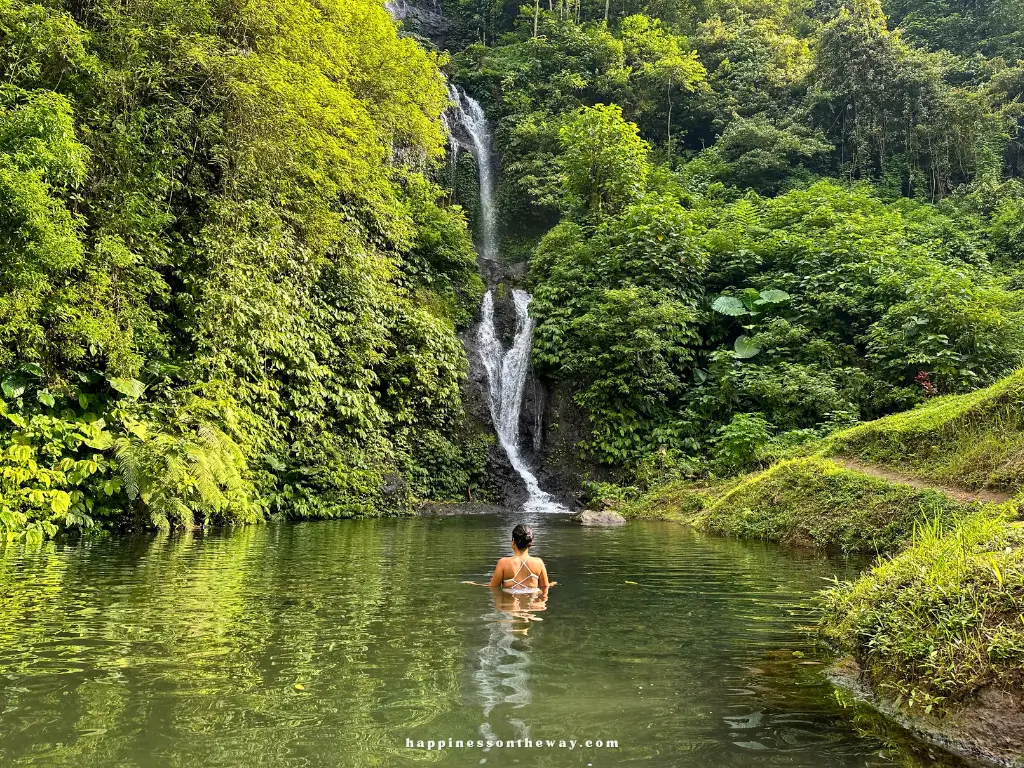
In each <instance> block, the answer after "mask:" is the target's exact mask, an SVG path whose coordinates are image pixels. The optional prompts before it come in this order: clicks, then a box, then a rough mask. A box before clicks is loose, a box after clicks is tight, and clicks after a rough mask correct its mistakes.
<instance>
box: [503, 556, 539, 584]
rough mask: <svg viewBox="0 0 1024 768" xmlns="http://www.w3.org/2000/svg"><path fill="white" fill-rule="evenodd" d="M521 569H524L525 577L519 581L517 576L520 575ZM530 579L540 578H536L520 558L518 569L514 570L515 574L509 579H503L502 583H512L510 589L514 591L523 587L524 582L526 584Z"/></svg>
mask: <svg viewBox="0 0 1024 768" xmlns="http://www.w3.org/2000/svg"><path fill="white" fill-rule="evenodd" d="M523 568H525V569H526V573H527V576H526V577H525V578H523V579H520V578H519V574H520V573H522V571H523ZM532 578H540V577H539V576H537V574H536V573H534V572H533V571H531V570H530V566H528V565H527V564H526V561H525V560H524V559H523V558H521V557H520V558H519V567H518V568H516V572H515V574H514V575H513V576H512V578H511V579H503V583H505V584H507V583H508V582H510V581H511V582H513V583H512V587H511V588H512V589H516V588H518V587H522V586H523V585H525V584H526V582H528V581H529V580H530V579H532Z"/></svg>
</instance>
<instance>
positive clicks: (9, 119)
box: [0, 0, 491, 539]
mask: <svg viewBox="0 0 1024 768" xmlns="http://www.w3.org/2000/svg"><path fill="white" fill-rule="evenodd" d="M442 63H443V62H442V59H440V58H439V57H438V56H436V55H433V54H429V53H427V52H425V51H424V50H423V49H422V48H421V47H420V46H418V45H417V44H416V43H415V42H413V41H412V40H407V39H402V38H400V37H399V36H398V34H397V31H396V28H395V26H394V24H393V23H392V21H391V20H390V18H389V17H388V15H387V13H386V12H385V10H384V8H383V6H382V4H380V3H379V2H377V1H376V0H336V1H335V0H328V1H327V2H303V1H302V0H300V2H291V1H289V2H281V1H279V0H258V1H257V2H254V3H246V4H241V5H239V4H223V3H214V2H207V1H206V0H196V1H195V2H187V3H168V2H163V1H162V0H132V2H129V3H127V4H125V3H111V2H106V0H96V2H85V3H69V4H63V3H59V2H41V3H34V2H23V0H4V2H0V71H2V74H3V86H2V88H0V115H2V117H0V200H2V204H0V238H2V248H0V382H2V395H0V422H2V424H3V428H2V429H0V537H3V536H4V535H6V536H7V537H10V536H21V535H27V536H28V537H29V538H32V539H38V538H40V537H42V536H46V535H51V534H54V533H56V532H57V531H58V530H60V529H87V528H90V527H93V526H95V525H97V524H101V523H102V524H118V525H139V524H141V525H155V526H158V527H168V526H191V525H195V524H204V523H210V522H217V523H231V522H250V521H255V520H261V519H263V518H264V517H265V516H266V515H267V513H268V512H275V511H281V512H284V513H287V514H290V515H298V516H337V515H352V514H361V513H365V514H374V513H380V512H383V511H388V510H393V511H394V510H402V509H404V508H406V507H407V506H408V503H409V501H410V499H412V498H415V497H418V496H433V497H436V498H462V497H464V496H465V493H466V489H467V487H468V486H470V485H473V484H477V483H480V482H482V461H483V454H484V451H485V450H486V447H487V443H488V442H489V441H490V440H491V438H490V437H489V436H488V435H486V434H479V433H478V431H477V430H474V429H473V428H471V427H470V426H468V425H467V423H466V420H465V417H464V414H463V408H462V391H461V387H462V381H463V378H464V375H465V366H466V363H465V354H464V352H463V349H462V346H461V344H460V343H459V341H458V339H457V337H456V328H457V327H459V326H462V325H464V324H466V323H467V322H468V321H469V319H470V318H471V313H472V311H473V310H474V309H475V307H476V304H477V302H478V300H479V296H480V294H481V291H482V285H481V283H480V279H479V277H478V276H477V274H476V264H475V256H474V253H473V250H472V244H471V242H470V238H469V236H468V232H467V229H466V225H465V220H464V217H463V215H462V213H461V212H460V210H459V209H458V208H452V207H446V206H445V205H443V204H442V192H441V190H440V189H439V188H438V187H437V186H435V184H434V183H433V182H432V181H431V180H430V174H431V172H432V169H433V168H435V167H436V166H437V165H438V164H440V163H441V162H442V161H443V156H444V148H445V136H444V133H443V131H442V128H441V124H440V119H439V118H440V115H441V113H442V111H443V110H444V109H445V108H446V107H447V96H446V91H445V86H444V83H443V80H442V78H441V77H440V74H439V69H438V67H439V65H440V64H442Z"/></svg>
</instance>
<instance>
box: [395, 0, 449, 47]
mask: <svg viewBox="0 0 1024 768" xmlns="http://www.w3.org/2000/svg"><path fill="white" fill-rule="evenodd" d="M384 7H385V8H387V9H388V13H390V14H391V18H393V19H394V20H395V21H400V22H402V26H403V27H404V28H405V29H406V30H407V31H408V32H411V33H412V34H414V35H419V36H420V37H425V38H427V39H429V40H432V41H433V42H434V43H436V44H437V45H438V46H440V47H444V42H445V38H446V37H447V35H448V30H449V28H450V25H449V23H448V19H446V18H445V17H444V14H443V9H442V7H441V0H388V2H387V3H385V4H384Z"/></svg>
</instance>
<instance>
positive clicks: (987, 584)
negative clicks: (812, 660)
mask: <svg viewBox="0 0 1024 768" xmlns="http://www.w3.org/2000/svg"><path fill="white" fill-rule="evenodd" d="M822 632H823V633H824V636H825V637H826V638H827V639H828V640H829V641H830V642H831V643H832V644H833V645H834V646H835V647H837V648H838V649H840V650H842V651H844V652H846V653H849V654H851V655H852V656H853V657H854V658H855V659H856V660H857V661H858V662H859V663H860V664H861V666H862V667H863V668H865V669H866V670H868V672H869V673H870V675H871V677H872V679H873V681H874V682H875V686H876V688H877V689H879V690H880V692H881V693H883V695H885V696H886V697H887V698H890V699H894V700H896V701H897V702H898V703H904V702H905V703H907V704H908V705H909V706H910V707H912V708H918V709H920V710H922V711H927V712H931V711H933V710H934V709H935V708H936V707H938V708H940V709H942V708H944V707H946V706H948V705H952V704H954V703H959V702H963V701H965V700H968V699H969V698H970V697H972V696H973V695H974V694H976V693H977V692H978V691H980V690H981V689H982V688H984V687H986V686H996V687H998V688H1002V689H1004V690H1020V689H1021V687H1022V686H1024V528H1021V527H1020V526H1017V525H1013V524H1008V523H1007V521H1006V520H1005V519H1002V518H999V517H991V516H986V515H977V516H974V517H971V518H969V519H963V520H961V521H960V523H959V524H958V525H956V526H955V527H954V528H953V529H952V530H949V531H946V532H943V531H942V530H941V529H940V527H939V526H937V525H933V526H926V527H923V528H921V529H920V531H919V535H918V536H917V538H916V540H915V542H914V544H913V545H912V546H911V547H910V548H909V549H907V550H906V551H905V552H903V553H901V554H899V555H897V556H896V557H894V558H891V559H888V560H885V561H882V562H880V563H879V564H878V565H876V566H875V567H874V568H873V569H871V571H869V572H868V573H867V574H866V575H864V576H863V577H861V578H860V579H858V580H856V581H854V582H849V583H845V584H841V585H839V586H838V587H836V588H835V589H832V590H830V591H829V592H828V593H827V594H826V596H825V610H824V617H823V620H822Z"/></svg>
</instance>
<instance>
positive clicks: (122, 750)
mask: <svg viewBox="0 0 1024 768" xmlns="http://www.w3.org/2000/svg"><path fill="white" fill-rule="evenodd" d="M517 521H518V520H517V519H516V518H513V517H503V516H498V515H496V516H487V517H458V518H445V519H403V520H374V521H339V522H324V523H309V524H303V525H284V524H282V525H271V526H266V527H257V528H249V529H245V530H240V531H236V532H232V533H224V534H215V535H208V536H203V537H199V536H196V537H189V538H177V539H167V540H158V541H154V540H152V539H144V540H140V539H132V540H123V539H121V540H111V541H101V542H94V543H85V544H81V545H78V546H60V545H58V546H55V547H51V548H48V549H46V548H44V549H43V550H41V551H36V552H13V553H11V552H8V554H7V556H6V557H0V765H3V766H76V768H92V767H93V766H103V767H104V768H106V767H107V766H303V767H309V768H315V767H318V766H339V767H340V766H359V767H360V768H361V767H363V766H391V765H394V766H407V765H418V764H424V765H425V764H431V765H435V764H436V765H441V766H477V765H490V766H590V765H593V766H634V765H636V766H641V765H642V766H666V767H678V766H687V767H689V766H694V767H696V766H710V767H714V768H725V767H727V766H809V767H810V766H814V767H818V766H887V765H915V766H916V765H928V764H931V763H929V762H928V759H927V758H918V757H915V756H912V755H910V754H909V753H907V752H906V751H905V750H904V749H902V748H901V747H899V746H896V745H893V744H889V745H883V744H882V743H880V742H879V741H878V740H876V739H875V738H874V737H870V736H865V735H862V734H860V733H859V732H858V729H857V728H856V727H855V724H854V715H853V714H852V713H851V712H850V711H849V710H845V709H843V708H842V707H840V706H839V704H838V703H837V702H836V701H835V699H834V697H833V695H832V689H831V688H830V686H829V685H828V683H827V682H825V680H824V678H823V677H822V667H821V666H820V665H816V664H814V663H813V662H814V655H813V651H812V649H811V648H810V646H809V643H808V641H807V639H806V638H805V636H804V635H803V634H802V633H801V632H800V631H799V630H798V629H797V628H796V627H797V625H799V624H802V623H806V622H807V621H808V617H809V605H810V603H811V598H812V595H813V594H814V592H815V591H817V590H818V589H820V588H821V587H822V586H824V584H825V582H824V581H823V578H825V577H831V576H833V575H839V576H840V577H845V576H848V575H850V574H851V573H852V572H853V571H852V568H853V566H852V565H851V564H849V563H846V562H845V561H843V560H841V559H831V560H830V559H826V558H821V557H811V556H806V555H805V556H797V555H794V554H793V553H792V552H784V551H782V550H780V549H778V548H774V547H771V546H761V545H757V544H749V543H743V542H735V541H728V540H724V539H718V538H710V537H704V536H701V535H699V534H695V533H693V532H691V531H689V530H687V529H685V528H682V527H679V526H674V525H671V524H660V523H650V524H645V523H635V524H631V525H629V526H627V527H626V528H622V529H615V530H594V529H581V528H579V527H574V526H572V525H571V524H568V523H566V522H563V521H561V520H558V519H554V518H547V519H542V520H539V521H534V525H535V531H536V534H537V546H535V548H534V549H535V554H537V555H539V556H541V557H544V558H545V559H546V560H547V563H548V568H549V570H550V572H551V574H552V578H554V579H556V580H558V581H559V582H560V585H559V586H557V587H555V588H554V589H552V592H551V597H550V600H549V601H548V604H547V610H546V611H544V612H542V613H538V614H536V615H538V616H540V617H542V618H543V621H539V622H527V621H524V620H522V619H519V618H517V617H514V616H510V615H509V614H508V613H507V612H503V611H501V610H497V608H496V604H495V600H494V598H493V597H492V594H491V592H490V591H489V590H487V589H484V588H477V587H471V586H465V585H462V584H460V583H459V582H460V581H461V580H463V579H476V580H481V579H486V577H487V576H489V574H490V568H491V567H492V565H493V562H494V560H495V559H496V558H497V557H498V556H500V555H502V554H506V552H507V546H508V545H507V543H506V542H507V540H508V532H509V531H510V529H511V526H512V524H513V523H514V522H517ZM627 581H632V582H636V584H629V583H626V582H627ZM499 607H500V606H499ZM506 607H507V606H506ZM523 629H526V630H527V631H526V632H523V631H521V630H523ZM794 652H797V653H796V654H795V653H794ZM800 653H804V654H806V655H805V656H803V657H801V656H800V655H799V654H800ZM296 685H299V686H301V687H302V688H301V689H298V688H296ZM449 738H451V739H453V740H455V739H461V740H463V741H464V742H465V741H470V742H473V743H474V746H473V747H471V748H467V747H463V748H461V749H457V748H454V747H453V748H451V749H447V750H445V751H440V752H439V751H434V752H428V751H426V750H420V749H416V748H413V749H409V748H407V746H406V744H407V741H406V740H407V739H411V740H412V741H413V743H414V744H415V743H416V742H418V741H419V740H423V741H424V742H426V741H428V740H435V741H436V740H447V739H449ZM488 739H490V740H492V741H495V742H496V741H498V740H501V741H502V742H503V746H502V747H500V748H499V747H497V746H494V747H492V748H491V749H489V750H487V749H485V748H478V747H476V746H475V743H476V742H477V741H478V740H480V741H486V740H488ZM509 739H511V740H519V739H522V740H524V741H522V742H519V743H521V744H522V746H519V745H518V744H517V746H514V747H508V746H505V745H504V742H505V741H507V740H509ZM526 739H531V740H537V739H539V740H542V741H547V740H554V741H555V742H556V743H555V745H554V746H552V747H548V746H546V745H545V746H542V747H539V748H538V747H536V746H534V747H532V748H528V747H526V746H525V740H526ZM562 739H564V740H566V741H567V742H568V741H569V740H576V741H577V742H578V744H577V746H576V748H575V749H572V750H569V749H561V748H559V746H558V744H557V742H558V740H562ZM587 739H591V740H595V741H596V740H598V739H601V740H609V739H611V740H617V741H618V743H619V746H618V748H607V747H603V748H600V749H598V748H590V749H588V748H586V747H584V746H582V742H584V741H585V740H587Z"/></svg>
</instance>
